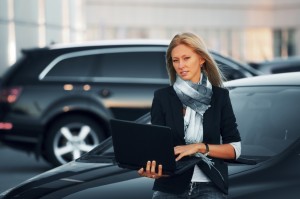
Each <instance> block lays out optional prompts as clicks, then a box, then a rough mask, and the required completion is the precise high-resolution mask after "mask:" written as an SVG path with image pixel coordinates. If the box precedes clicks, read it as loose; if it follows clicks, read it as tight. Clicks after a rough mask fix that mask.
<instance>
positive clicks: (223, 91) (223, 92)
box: [212, 86, 229, 95]
mask: <svg viewBox="0 0 300 199" xmlns="http://www.w3.org/2000/svg"><path fill="white" fill-rule="evenodd" d="M212 91H213V94H216V95H229V91H228V89H227V88H222V87H217V86H212Z"/></svg>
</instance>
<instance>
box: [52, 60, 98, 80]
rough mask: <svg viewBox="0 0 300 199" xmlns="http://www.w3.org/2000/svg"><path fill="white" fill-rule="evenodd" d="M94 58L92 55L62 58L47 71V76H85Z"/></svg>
mask: <svg viewBox="0 0 300 199" xmlns="http://www.w3.org/2000/svg"><path fill="white" fill-rule="evenodd" d="M95 58H96V57H95V56H94V55H85V56H78V57H71V58H66V59H63V60H61V61H59V62H58V63H57V64H56V65H55V66H54V67H53V68H52V69H51V70H50V71H49V73H48V74H47V77H87V76H88V73H89V71H90V70H91V68H92V66H93V64H94V63H95V61H96V59H95Z"/></svg>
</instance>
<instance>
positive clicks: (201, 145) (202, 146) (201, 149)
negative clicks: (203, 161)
mask: <svg viewBox="0 0 300 199" xmlns="http://www.w3.org/2000/svg"><path fill="white" fill-rule="evenodd" d="M205 151H206V146H205V144H204V143H199V144H198V152H199V153H202V154H204V153H205Z"/></svg>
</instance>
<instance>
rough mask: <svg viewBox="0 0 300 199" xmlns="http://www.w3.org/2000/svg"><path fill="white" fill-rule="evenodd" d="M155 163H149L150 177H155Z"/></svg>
mask: <svg viewBox="0 0 300 199" xmlns="http://www.w3.org/2000/svg"><path fill="white" fill-rule="evenodd" d="M155 168H156V161H155V160H153V161H152V163H151V175H155Z"/></svg>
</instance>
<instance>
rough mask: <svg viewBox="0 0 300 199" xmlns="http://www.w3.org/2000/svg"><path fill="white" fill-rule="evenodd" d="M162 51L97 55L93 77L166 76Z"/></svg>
mask: <svg viewBox="0 0 300 199" xmlns="http://www.w3.org/2000/svg"><path fill="white" fill-rule="evenodd" d="M165 65H166V64H165V53H163V52H122V53H111V54H102V55H100V56H99V57H98V60H97V63H96V64H95V66H96V67H95V68H94V71H93V72H92V75H93V76H94V77H133V78H168V76H167V72H166V67H165Z"/></svg>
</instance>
